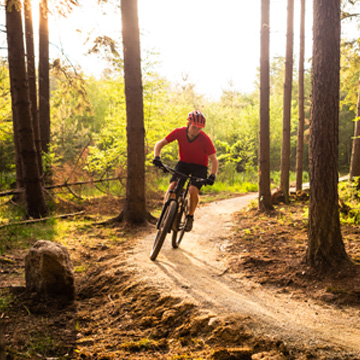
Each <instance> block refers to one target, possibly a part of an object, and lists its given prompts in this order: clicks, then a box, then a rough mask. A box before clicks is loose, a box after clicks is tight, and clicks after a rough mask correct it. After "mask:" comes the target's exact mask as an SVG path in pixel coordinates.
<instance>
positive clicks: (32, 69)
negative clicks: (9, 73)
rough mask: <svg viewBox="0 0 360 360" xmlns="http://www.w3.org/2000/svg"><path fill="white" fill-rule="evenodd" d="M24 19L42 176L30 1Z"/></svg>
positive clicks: (34, 124)
mask: <svg viewBox="0 0 360 360" xmlns="http://www.w3.org/2000/svg"><path fill="white" fill-rule="evenodd" d="M24 18H25V40H26V60H27V74H28V80H29V91H30V103H31V115H32V121H33V129H34V138H35V148H36V152H37V159H38V164H39V171H40V176H42V148H41V137H40V125H39V116H38V106H37V93H36V73H35V55H34V31H33V21H32V8H31V0H25V1H24Z"/></svg>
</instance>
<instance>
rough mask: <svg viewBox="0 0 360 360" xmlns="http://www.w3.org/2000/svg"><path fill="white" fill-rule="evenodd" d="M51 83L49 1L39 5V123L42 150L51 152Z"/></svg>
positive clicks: (42, 0)
mask: <svg viewBox="0 0 360 360" xmlns="http://www.w3.org/2000/svg"><path fill="white" fill-rule="evenodd" d="M49 101H50V82H49V25H48V6H47V0H40V3H39V122H40V133H41V148H42V151H43V152H44V153H48V152H49V145H50V105H49Z"/></svg>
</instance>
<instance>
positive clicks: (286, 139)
mask: <svg viewBox="0 0 360 360" xmlns="http://www.w3.org/2000/svg"><path fill="white" fill-rule="evenodd" d="M293 43H294V0H288V10H287V35H286V57H285V80H284V102H283V104H284V105H283V131H282V147H281V177H280V190H282V192H283V194H284V199H285V203H288V202H289V176H290V130H291V91H292V80H293V47H294V44H293Z"/></svg>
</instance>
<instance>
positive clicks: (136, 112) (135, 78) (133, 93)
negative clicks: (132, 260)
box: [121, 0, 149, 224]
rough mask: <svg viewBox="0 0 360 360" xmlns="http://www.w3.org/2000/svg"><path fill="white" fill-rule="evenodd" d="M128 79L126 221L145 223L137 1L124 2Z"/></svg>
mask: <svg viewBox="0 0 360 360" xmlns="http://www.w3.org/2000/svg"><path fill="white" fill-rule="evenodd" d="M121 16H122V35H123V49H124V77H125V98H126V116H127V128H126V130H127V183H126V198H125V205H124V209H123V213H122V218H123V219H124V220H125V221H126V222H128V223H131V224H141V223H144V222H145V220H146V219H147V218H149V214H148V212H147V211H146V201H145V128H144V112H143V86H142V76H141V56H140V34H139V24H138V6H137V0H121Z"/></svg>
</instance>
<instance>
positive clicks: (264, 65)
mask: <svg viewBox="0 0 360 360" xmlns="http://www.w3.org/2000/svg"><path fill="white" fill-rule="evenodd" d="M260 34H261V39H260V41H261V47H260V133H259V209H261V210H265V211H267V210H271V209H272V208H273V206H272V202H271V190H270V66H269V42H270V0H261V30H260Z"/></svg>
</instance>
